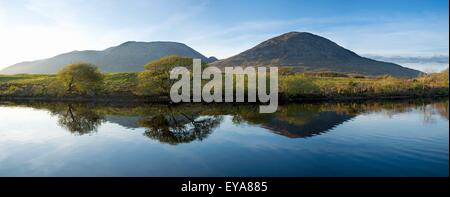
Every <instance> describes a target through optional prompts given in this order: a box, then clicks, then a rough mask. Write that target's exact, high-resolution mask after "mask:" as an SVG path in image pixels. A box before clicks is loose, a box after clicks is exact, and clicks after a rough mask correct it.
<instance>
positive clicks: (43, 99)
mask: <svg viewBox="0 0 450 197" xmlns="http://www.w3.org/2000/svg"><path fill="white" fill-rule="evenodd" d="M443 98H449V95H426V96H424V95H401V96H370V97H369V96H354V97H353V96H339V97H297V98H285V97H279V100H278V102H279V104H289V103H316V102H317V103H321V102H363V101H394V100H411V99H443ZM0 101H13V102H14V101H19V102H23V101H25V102H62V103H66V102H73V103H130V104H139V103H143V104H144V103H145V104H151V103H155V104H171V105H177V104H184V103H195V102H180V103H173V102H171V100H170V98H169V97H164V96H159V97H53V98H52V97H45V96H40V97H30V96H0ZM197 103H203V104H224V103H225V102H221V103H216V102H211V103H206V102H197ZM257 103H261V102H254V103H249V102H242V103H239V102H232V103H228V104H257Z"/></svg>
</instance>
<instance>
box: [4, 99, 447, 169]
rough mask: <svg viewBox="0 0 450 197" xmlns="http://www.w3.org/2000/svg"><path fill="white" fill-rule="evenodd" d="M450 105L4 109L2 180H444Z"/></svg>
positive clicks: (50, 105)
mask: <svg viewBox="0 0 450 197" xmlns="http://www.w3.org/2000/svg"><path fill="white" fill-rule="evenodd" d="M448 160H449V102H448V100H443V101H442V100H441V101H401V102H400V101H397V102H363V103H328V104H291V105H284V106H280V108H279V111H278V112H277V113H275V114H259V113H258V106H249V105H240V106H233V105H190V104H186V105H180V106H172V107H168V106H156V105H141V106H123V105H94V104H67V103H65V104H64V103H8V102H2V103H0V176H448V175H449V172H448V169H449V165H448Z"/></svg>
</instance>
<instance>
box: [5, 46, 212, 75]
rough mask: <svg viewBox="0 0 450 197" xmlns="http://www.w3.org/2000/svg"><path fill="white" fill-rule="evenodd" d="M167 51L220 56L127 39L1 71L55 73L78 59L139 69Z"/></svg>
mask: <svg viewBox="0 0 450 197" xmlns="http://www.w3.org/2000/svg"><path fill="white" fill-rule="evenodd" d="M167 55H179V56H187V57H192V58H200V59H202V60H203V61H205V62H213V61H215V60H217V59H216V58H215V57H211V58H207V57H205V56H204V55H202V54H200V53H199V52H197V51H195V50H194V49H192V48H190V47H189V46H187V45H185V44H182V43H177V42H125V43H123V44H121V45H119V46H116V47H111V48H108V49H106V50H103V51H73V52H69V53H65V54H61V55H58V56H55V57H52V58H48V59H42V60H37V61H31V62H22V63H18V64H15V65H12V66H10V67H7V68H5V69H3V70H1V71H0V73H1V74H18V73H27V74H53V73H56V72H57V71H58V70H59V69H61V68H62V67H63V66H64V65H66V64H69V63H74V62H80V61H83V62H89V63H93V64H95V65H97V66H98V67H99V68H100V70H102V71H103V72H138V71H142V70H143V69H144V65H145V64H146V63H148V62H149V61H151V60H156V59H159V58H161V57H163V56H167Z"/></svg>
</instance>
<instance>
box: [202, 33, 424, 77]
mask: <svg viewBox="0 0 450 197" xmlns="http://www.w3.org/2000/svg"><path fill="white" fill-rule="evenodd" d="M211 65H214V66H218V67H224V66H243V67H245V66H289V67H293V68H294V69H295V70H298V71H332V72H342V73H354V74H362V75H372V76H377V75H392V76H397V77H416V76H418V75H420V74H421V72H420V71H417V70H413V69H409V68H405V67H402V66H400V65H397V64H393V63H388V62H382V61H376V60H372V59H369V58H365V57H361V56H359V55H357V54H356V53H354V52H352V51H350V50H348V49H345V48H343V47H341V46H339V45H337V44H336V43H334V42H332V41H330V40H328V39H326V38H323V37H320V36H317V35H314V34H311V33H305V32H290V33H286V34H283V35H281V36H278V37H275V38H272V39H269V40H267V41H265V42H263V43H261V44H259V45H257V46H255V47H253V48H251V49H249V50H247V51H244V52H242V53H240V54H238V55H236V56H233V57H230V58H228V59H224V60H219V61H216V62H214V63H212V64H211Z"/></svg>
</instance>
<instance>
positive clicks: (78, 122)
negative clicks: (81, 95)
mask: <svg viewBox="0 0 450 197" xmlns="http://www.w3.org/2000/svg"><path fill="white" fill-rule="evenodd" d="M57 115H58V124H59V125H60V126H62V127H64V128H65V129H67V130H68V131H70V132H71V133H75V134H79V135H84V134H88V133H91V132H93V131H97V128H98V126H100V125H101V124H102V123H103V122H104V118H103V117H102V116H101V115H99V114H98V113H96V112H95V111H94V110H92V109H91V108H89V107H88V106H84V105H71V104H69V105H68V106H67V109H66V110H64V111H60V112H58V113H57Z"/></svg>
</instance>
